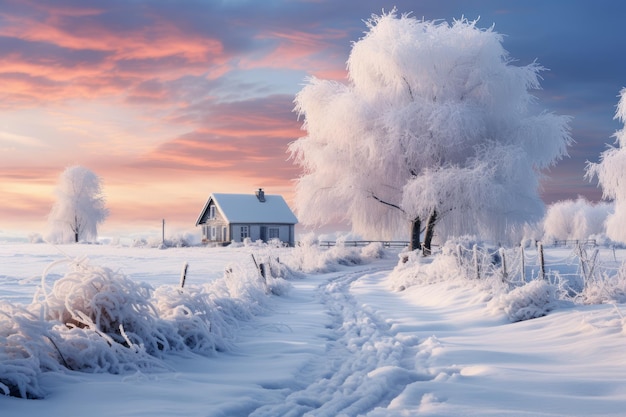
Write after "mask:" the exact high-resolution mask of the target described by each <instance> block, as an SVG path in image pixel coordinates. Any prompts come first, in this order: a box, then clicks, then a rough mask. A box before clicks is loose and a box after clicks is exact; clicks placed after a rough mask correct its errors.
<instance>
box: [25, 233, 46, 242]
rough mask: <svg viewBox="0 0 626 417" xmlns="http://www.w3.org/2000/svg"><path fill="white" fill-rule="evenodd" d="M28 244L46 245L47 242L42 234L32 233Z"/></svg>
mask: <svg viewBox="0 0 626 417" xmlns="http://www.w3.org/2000/svg"><path fill="white" fill-rule="evenodd" d="M28 242H29V243H45V240H44V239H43V236H41V234H39V233H31V234H29V235H28Z"/></svg>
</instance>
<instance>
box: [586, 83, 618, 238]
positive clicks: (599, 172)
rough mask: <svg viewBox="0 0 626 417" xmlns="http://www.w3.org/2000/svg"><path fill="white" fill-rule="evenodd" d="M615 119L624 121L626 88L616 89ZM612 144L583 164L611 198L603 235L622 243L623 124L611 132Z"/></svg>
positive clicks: (607, 197) (589, 176) (588, 173)
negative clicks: (611, 208) (612, 207)
mask: <svg viewBox="0 0 626 417" xmlns="http://www.w3.org/2000/svg"><path fill="white" fill-rule="evenodd" d="M615 119H618V120H620V121H621V122H622V123H626V88H623V89H622V91H621V92H620V100H619V102H618V104H617V111H616V112H615ZM613 136H614V137H615V144H616V145H617V146H611V147H610V148H609V149H607V150H606V151H604V152H602V154H601V155H600V162H599V163H589V164H588V165H587V177H588V178H590V179H591V178H593V177H595V176H597V177H598V182H599V184H600V186H601V187H602V196H603V198H605V199H609V200H614V203H615V212H614V213H613V214H610V215H609V216H608V217H607V220H606V235H607V236H608V237H609V238H611V239H613V240H615V241H618V242H622V243H626V127H624V128H622V129H621V130H618V131H617V132H615V134H614V135H613Z"/></svg>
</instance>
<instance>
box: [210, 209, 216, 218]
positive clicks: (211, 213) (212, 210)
mask: <svg viewBox="0 0 626 417" xmlns="http://www.w3.org/2000/svg"><path fill="white" fill-rule="evenodd" d="M214 218H215V206H210V207H209V219H214Z"/></svg>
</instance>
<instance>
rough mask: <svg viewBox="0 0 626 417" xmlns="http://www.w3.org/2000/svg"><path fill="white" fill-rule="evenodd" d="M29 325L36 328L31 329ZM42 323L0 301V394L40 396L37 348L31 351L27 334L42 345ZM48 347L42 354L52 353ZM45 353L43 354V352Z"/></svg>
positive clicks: (41, 393) (44, 327) (30, 340)
mask: <svg viewBox="0 0 626 417" xmlns="http://www.w3.org/2000/svg"><path fill="white" fill-rule="evenodd" d="M33 327H39V329H38V330H37V331H36V332H32V328H33ZM46 330H47V329H46V326H42V325H38V324H37V320H36V317H35V316H34V315H32V314H31V313H30V312H28V311H27V310H25V309H23V308H20V307H17V306H13V305H11V304H9V303H6V302H0V393H2V394H4V395H11V396H14V397H22V398H41V397H43V394H44V392H43V391H42V389H41V387H40V386H39V377H40V375H41V363H40V360H39V356H40V355H39V354H38V353H39V349H35V350H33V347H32V339H31V335H33V334H35V335H36V338H37V341H38V342H39V344H40V345H42V346H43V347H46V344H45V342H44V340H43V337H44V336H43V335H44V334H45V332H46ZM51 350H52V349H49V350H48V351H47V352H46V354H52V352H51ZM44 356H45V355H44Z"/></svg>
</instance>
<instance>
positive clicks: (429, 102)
mask: <svg viewBox="0 0 626 417" xmlns="http://www.w3.org/2000/svg"><path fill="white" fill-rule="evenodd" d="M476 24H477V22H475V21H468V20H466V19H461V20H455V21H453V22H452V23H451V24H449V23H447V22H433V21H423V20H417V19H415V18H412V17H411V16H409V15H401V16H398V15H397V13H396V12H395V11H392V12H391V13H388V14H383V15H382V16H372V18H371V19H370V20H369V21H368V22H367V27H368V31H367V32H366V34H365V36H364V37H363V38H362V39H360V40H359V41H358V42H355V43H354V44H353V47H352V51H351V53H350V56H349V59H348V62H347V69H348V80H347V82H346V83H340V82H336V81H328V80H320V79H317V78H311V79H309V80H308V83H307V85H305V86H304V88H303V89H302V90H301V91H300V92H299V93H298V94H297V96H296V99H295V104H296V106H295V111H296V112H297V113H298V116H299V117H302V118H303V119H304V123H303V129H304V130H306V132H307V135H306V136H304V137H302V138H300V139H298V140H296V141H295V142H293V143H292V144H291V145H290V147H289V150H290V152H291V154H292V157H293V158H294V161H295V163H296V164H298V165H299V166H301V168H302V169H303V174H302V175H301V177H300V178H298V180H297V184H296V199H295V204H296V207H297V210H298V214H299V218H300V220H301V221H302V222H303V223H304V224H324V223H329V222H332V221H337V220H348V221H349V222H350V223H351V224H352V227H353V229H354V230H355V231H356V232H358V233H361V234H363V235H367V236H370V237H378V238H382V239H390V238H392V237H393V236H395V235H397V234H398V233H399V232H400V230H402V228H406V227H407V224H410V225H411V229H410V230H411V238H412V239H411V240H412V242H413V246H414V247H415V245H416V244H419V238H420V228H421V226H422V225H425V226H426V228H425V229H426V232H425V242H424V244H425V246H427V247H429V245H430V240H431V239H432V236H433V228H434V227H435V225H436V226H437V231H438V233H437V234H438V236H439V237H440V238H441V239H442V240H445V239H446V238H447V237H449V236H453V235H462V234H479V235H481V236H482V237H485V238H488V237H491V238H503V237H504V236H505V235H506V232H507V231H508V230H509V229H510V228H511V227H513V226H515V225H517V224H521V223H524V222H527V221H528V222H529V221H538V220H539V219H541V217H542V215H543V212H544V205H543V203H542V201H541V200H540V198H539V196H538V186H539V179H540V177H541V171H542V170H543V169H545V168H547V167H549V166H550V165H552V164H554V163H555V161H557V160H558V159H560V158H561V157H563V156H565V155H566V154H567V146H568V145H569V144H570V142H571V138H570V135H569V127H568V123H569V118H568V117H566V116H558V115H554V114H551V113H547V112H544V111H541V110H537V109H536V108H535V107H536V104H535V103H534V101H535V98H534V97H533V96H532V95H531V94H530V92H529V91H530V90H534V89H538V88H540V84H539V73H540V72H541V71H542V70H543V68H542V67H541V66H540V65H538V64H537V63H532V64H530V65H526V66H515V65H513V64H512V59H511V58H510V57H509V55H508V53H507V51H506V50H505V49H504V48H503V46H502V36H501V35H500V34H498V33H496V32H495V31H494V30H493V28H489V29H479V28H478V27H477V26H476Z"/></svg>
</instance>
